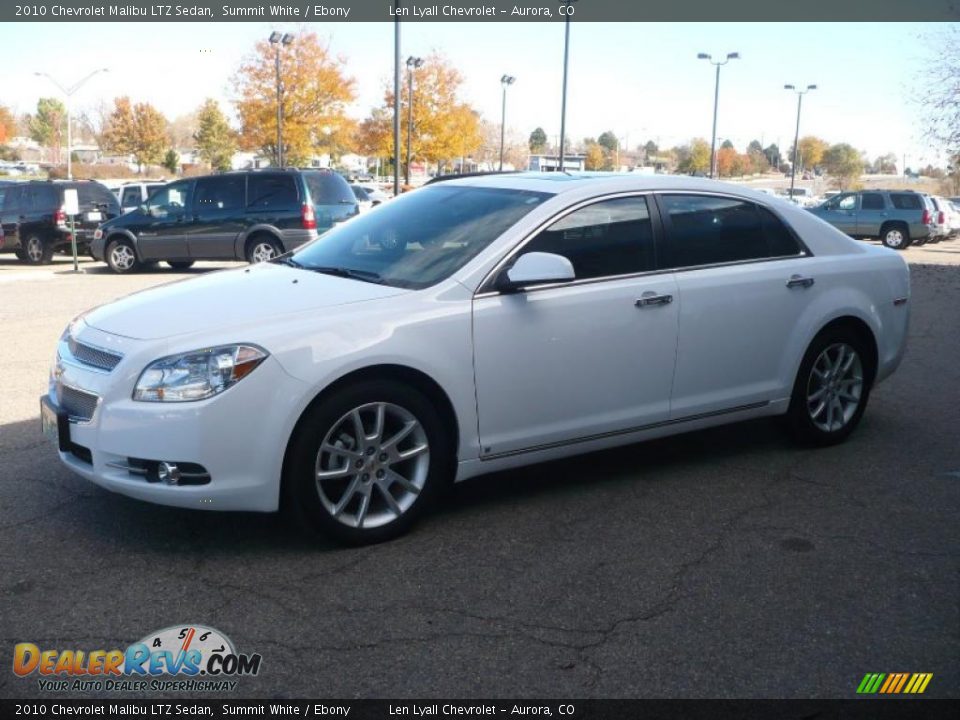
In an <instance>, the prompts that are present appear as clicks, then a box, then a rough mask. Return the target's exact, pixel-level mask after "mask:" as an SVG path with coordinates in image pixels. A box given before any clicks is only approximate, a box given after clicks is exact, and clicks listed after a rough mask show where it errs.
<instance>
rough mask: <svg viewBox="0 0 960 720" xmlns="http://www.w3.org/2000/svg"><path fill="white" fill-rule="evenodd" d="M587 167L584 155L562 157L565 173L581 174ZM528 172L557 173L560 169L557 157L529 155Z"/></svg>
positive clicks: (558, 157)
mask: <svg viewBox="0 0 960 720" xmlns="http://www.w3.org/2000/svg"><path fill="white" fill-rule="evenodd" d="M586 167H587V156H586V155H564V156H563V169H564V170H565V171H567V172H583V171H584V170H586ZM527 169H528V170H532V171H533V172H557V171H558V170H559V169H560V156H559V155H531V156H530V164H529V165H528V166H527Z"/></svg>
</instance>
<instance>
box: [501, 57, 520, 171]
mask: <svg viewBox="0 0 960 720" xmlns="http://www.w3.org/2000/svg"><path fill="white" fill-rule="evenodd" d="M516 81H517V79H516V78H515V77H513V76H511V75H504V76H502V77H501V78H500V84H501V85H502V86H503V105H502V108H501V110H500V172H503V138H504V131H505V130H506V127H507V88H508V87H510V86H511V85H513V84H514V83H515V82H516Z"/></svg>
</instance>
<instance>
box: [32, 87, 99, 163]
mask: <svg viewBox="0 0 960 720" xmlns="http://www.w3.org/2000/svg"><path fill="white" fill-rule="evenodd" d="M102 72H109V69H108V68H97V69H96V70H94V71H93V72H92V73H89V74H88V75H86V76H84V77H83V78H82V79H80V80H78V81H77V82H76V83H74V84H73V85H71V86H70V87H64V86H63V85H61V84H60V83H58V82H57V81H56V80H54V78H53V77H52V76H51V75H48V74H47V73H45V72H35V73H34V75H36V76H37V77H45V78H46V79H47V80H49V81H50V82H52V83H53V84H54V85H56V86H57V88H58V89H59V90H60V92H62V93H63V94H64V95H65V96H66V97H67V180H73V162H72V159H71V157H70V156H71V155H73V131H72V125H73V122H72V118H73V94H74V93H75V92H76V91H77V90H79V89H80V88H81V87H83V85H84V84H85V83H86V82H87V80H89V79H90V78H92V77H93V76H94V75H96V74H97V73H102ZM57 144H58V145H59V139H58V140H57ZM57 152H59V149H58V151H57Z"/></svg>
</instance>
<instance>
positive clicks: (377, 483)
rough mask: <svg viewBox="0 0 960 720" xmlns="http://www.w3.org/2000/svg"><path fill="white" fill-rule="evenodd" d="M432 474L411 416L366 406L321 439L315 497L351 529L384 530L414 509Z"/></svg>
mask: <svg viewBox="0 0 960 720" xmlns="http://www.w3.org/2000/svg"><path fill="white" fill-rule="evenodd" d="M429 469H430V444H429V442H428V440H427V434H426V431H425V430H424V429H423V426H422V425H421V424H420V421H419V420H417V418H416V417H415V416H414V415H413V413H411V412H410V411H409V410H407V409H405V408H403V407H400V406H399V405H395V404H393V403H387V402H375V403H367V404H365V405H361V406H359V407H356V408H354V409H353V410H351V411H350V412H348V413H346V414H345V415H343V416H342V417H341V418H340V419H339V420H338V421H337V422H336V423H334V425H333V427H332V428H331V429H330V431H329V432H327V434H326V436H325V437H324V438H323V442H322V443H321V444H320V450H319V452H318V453H317V458H316V463H315V473H316V487H317V493H318V495H319V498H320V502H321V503H322V504H323V507H324V508H325V509H326V511H327V512H328V513H329V514H330V515H331V517H333V518H334V519H335V520H337V521H338V522H340V523H342V524H344V525H346V526H347V527H351V528H358V529H363V528H374V527H380V526H383V525H386V524H388V523H390V522H393V521H394V520H396V519H397V518H399V517H400V516H402V515H403V514H404V513H406V512H407V511H408V510H409V509H410V508H411V507H412V506H413V504H414V503H415V502H416V500H417V497H418V496H419V495H420V493H421V491H422V490H423V488H424V485H425V484H426V481H427V475H428V473H429Z"/></svg>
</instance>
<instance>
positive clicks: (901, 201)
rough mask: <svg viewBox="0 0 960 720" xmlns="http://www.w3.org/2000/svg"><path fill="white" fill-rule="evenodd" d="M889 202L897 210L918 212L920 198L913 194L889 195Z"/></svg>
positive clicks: (920, 205)
mask: <svg viewBox="0 0 960 720" xmlns="http://www.w3.org/2000/svg"><path fill="white" fill-rule="evenodd" d="M890 202H891V204H892V205H893V206H894V207H895V208H896V209H897V210H920V209H921V208H922V207H923V205H922V204H921V202H920V196H919V195H916V194H914V193H890Z"/></svg>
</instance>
